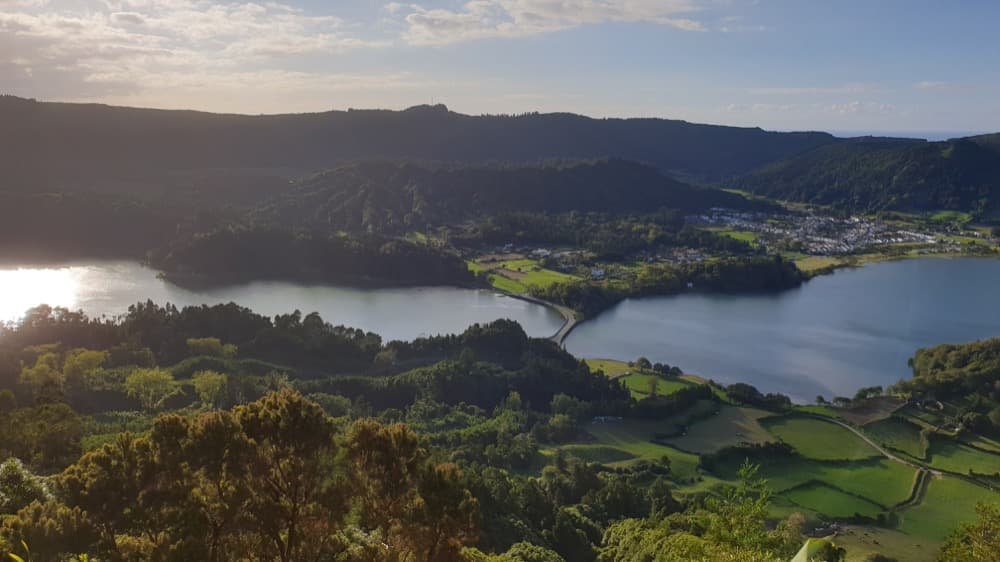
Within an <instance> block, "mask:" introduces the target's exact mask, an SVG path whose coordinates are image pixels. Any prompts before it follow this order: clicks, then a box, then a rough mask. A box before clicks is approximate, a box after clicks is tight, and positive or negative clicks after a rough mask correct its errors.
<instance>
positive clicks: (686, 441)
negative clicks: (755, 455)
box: [666, 406, 774, 454]
mask: <svg viewBox="0 0 1000 562" xmlns="http://www.w3.org/2000/svg"><path fill="white" fill-rule="evenodd" d="M769 415H771V414H770V413H769V412H765V411H764V410H758V409H756V408H739V407H735V406H722V407H721V408H720V410H719V413H718V415H715V416H712V417H710V418H708V419H705V420H701V421H698V422H697V423H695V424H694V425H692V426H691V427H689V428H688V429H687V432H686V433H685V434H684V435H681V436H679V437H672V438H669V439H666V441H667V442H668V443H670V444H671V445H675V446H677V448H679V449H683V450H685V451H691V452H694V453H699V454H703V453H710V452H713V451H718V450H719V449H722V448H723V447H729V446H732V445H739V444H740V443H767V442H769V441H774V437H773V436H772V435H771V434H770V433H768V432H767V430H766V429H764V428H763V427H762V426H761V425H760V423H759V420H760V419H761V418H764V417H766V416H769Z"/></svg>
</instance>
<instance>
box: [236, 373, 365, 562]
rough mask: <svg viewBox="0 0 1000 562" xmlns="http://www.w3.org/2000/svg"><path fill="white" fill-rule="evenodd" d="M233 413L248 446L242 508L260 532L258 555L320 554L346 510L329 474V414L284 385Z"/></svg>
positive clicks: (332, 451)
mask: <svg viewBox="0 0 1000 562" xmlns="http://www.w3.org/2000/svg"><path fill="white" fill-rule="evenodd" d="M234 415H235V417H236V420H237V421H238V422H239V425H240V427H241V428H242V429H243V432H244V433H245V435H246V436H247V437H248V438H249V439H250V440H251V442H252V443H253V444H254V447H253V457H252V459H251V461H250V462H249V472H248V478H249V481H250V482H251V484H252V487H253V490H254V491H253V493H252V494H251V497H250V501H249V503H248V506H247V509H248V511H249V515H250V518H249V522H250V523H251V525H252V528H253V529H255V530H256V532H257V534H258V535H259V536H261V537H265V538H266V539H265V541H264V542H263V543H262V547H264V548H265V550H264V553H265V554H266V556H267V557H272V558H277V559H279V560H281V561H282V562H291V561H293V560H306V559H319V558H322V557H323V556H326V555H327V554H328V553H329V549H330V548H331V546H332V543H331V540H332V535H333V534H334V532H335V531H336V530H337V529H338V528H339V526H340V521H341V520H342V518H343V517H344V516H345V515H346V513H347V505H346V499H347V498H346V493H345V491H344V489H343V488H342V486H341V484H342V483H341V482H337V481H336V480H335V479H332V476H334V475H335V473H333V468H334V467H333V462H334V460H335V458H336V456H337V450H338V447H337V444H336V442H335V441H334V425H333V423H332V422H331V420H330V418H328V417H327V416H326V414H325V413H324V412H323V409H322V408H320V407H319V405H317V404H316V403H315V402H310V401H308V400H306V399H305V398H304V397H303V396H302V395H301V394H299V393H297V392H293V391H291V390H288V389H284V390H281V391H279V392H275V393H272V394H270V395H268V396H266V397H264V398H263V399H261V400H258V401H257V402H253V403H251V404H247V405H245V406H240V407H238V408H236V409H235V410H234ZM324 553H327V554H324Z"/></svg>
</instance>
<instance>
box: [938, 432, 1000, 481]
mask: <svg viewBox="0 0 1000 562" xmlns="http://www.w3.org/2000/svg"><path fill="white" fill-rule="evenodd" d="M930 465H931V466H932V467H934V468H938V469H941V470H947V471H949V472H957V473H959V474H968V473H969V470H972V472H974V473H976V474H987V475H993V474H997V473H1000V455H996V454H992V453H987V452H984V451H977V450H976V449H973V448H972V447H966V446H965V445H961V444H959V443H957V442H955V441H952V440H950V439H935V440H933V441H932V442H931V450H930Z"/></svg>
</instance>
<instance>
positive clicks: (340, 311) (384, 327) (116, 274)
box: [0, 262, 563, 340]
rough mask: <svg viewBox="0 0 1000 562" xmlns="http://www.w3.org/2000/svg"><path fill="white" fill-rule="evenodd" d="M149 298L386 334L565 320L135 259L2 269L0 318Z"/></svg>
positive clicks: (478, 299)
mask: <svg viewBox="0 0 1000 562" xmlns="http://www.w3.org/2000/svg"><path fill="white" fill-rule="evenodd" d="M147 299H152V300H153V302H155V303H157V304H161V305H162V304H165V303H168V302H170V303H173V304H175V305H177V306H187V305H200V304H218V303H226V302H235V303H237V304H239V305H241V306H246V307H248V308H250V309H252V310H253V311H255V312H257V313H260V314H264V315H268V316H274V315H276V314H285V313H288V312H292V311H293V310H295V309H298V310H301V311H302V312H303V314H307V313H309V312H313V311H315V312H319V313H320V315H321V316H322V317H323V319H324V320H326V321H328V322H330V323H332V324H343V325H346V326H352V327H355V328H361V329H364V330H368V331H372V332H376V333H378V334H380V335H381V336H382V337H383V339H386V340H390V339H402V340H411V339H414V338H417V337H420V336H425V335H436V334H450V333H460V332H462V331H464V330H465V328H467V327H468V326H470V325H472V324H475V323H477V322H479V323H484V322H490V321H493V320H496V319H498V318H510V319H512V320H517V321H518V322H520V323H521V325H522V326H524V329H525V331H526V332H528V334H530V335H532V336H536V337H548V336H551V335H552V334H554V333H555V332H556V331H557V330H558V329H559V328H560V326H562V323H563V320H562V317H561V316H560V315H559V314H558V313H556V312H554V311H552V310H550V309H548V308H546V307H543V306H539V305H536V304H532V303H528V302H525V301H521V300H517V299H512V298H507V297H503V296H500V295H497V294H495V293H492V292H489V291H477V290H472V289H459V288H454V287H422V288H392V289H358V288H348V287H336V286H330V285H316V286H307V285H298V284H294V283H285V282H254V283H247V284H243V285H235V286H229V287H221V288H214V289H205V290H188V289H184V288H181V287H178V286H176V285H173V284H171V283H168V282H166V281H163V280H161V279H158V278H157V277H156V272H155V271H154V270H151V269H148V268H145V267H142V266H141V265H139V264H137V263H134V262H91V263H81V264H73V265H68V266H65V267H54V268H21V269H17V268H10V267H8V268H0V321H12V320H16V319H17V318H19V317H20V316H21V315H23V314H24V311H25V310H27V309H28V308H30V307H32V306H36V305H38V304H42V303H45V304H49V305H52V306H64V307H66V308H70V309H73V310H77V309H80V310H83V311H84V312H86V313H87V314H88V315H90V316H92V317H100V316H102V315H107V316H116V315H118V314H122V313H124V312H125V311H126V310H127V309H128V307H129V306H130V305H132V304H135V303H136V302H139V301H146V300H147Z"/></svg>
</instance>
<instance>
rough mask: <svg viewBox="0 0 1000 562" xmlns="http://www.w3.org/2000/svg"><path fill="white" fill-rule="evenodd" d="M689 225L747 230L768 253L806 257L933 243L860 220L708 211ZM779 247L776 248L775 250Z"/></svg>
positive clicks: (909, 232) (925, 237) (914, 234)
mask: <svg viewBox="0 0 1000 562" xmlns="http://www.w3.org/2000/svg"><path fill="white" fill-rule="evenodd" d="M687 221H688V223H689V224H693V225H697V226H705V227H717V228H724V229H728V230H738V231H748V232H754V233H756V234H757V243H758V244H760V245H761V246H763V247H765V248H766V249H768V250H781V249H784V250H788V249H793V250H796V251H800V252H803V253H806V254H814V255H835V254H849V253H852V252H855V251H858V250H863V249H865V248H868V247H870V246H879V245H886V244H903V243H920V244H926V243H930V242H934V241H935V237H934V236H933V235H932V234H928V233H923V232H915V231H912V230H905V229H898V228H893V227H891V226H890V225H887V224H885V223H883V222H881V221H875V220H872V219H868V218H863V217H857V216H854V217H849V218H837V217H831V216H821V215H812V214H805V215H793V214H788V215H786V214H770V213H748V212H739V211H733V210H729V209H712V211H711V212H710V213H708V214H701V215H693V216H689V217H687ZM779 246H780V247H779Z"/></svg>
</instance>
